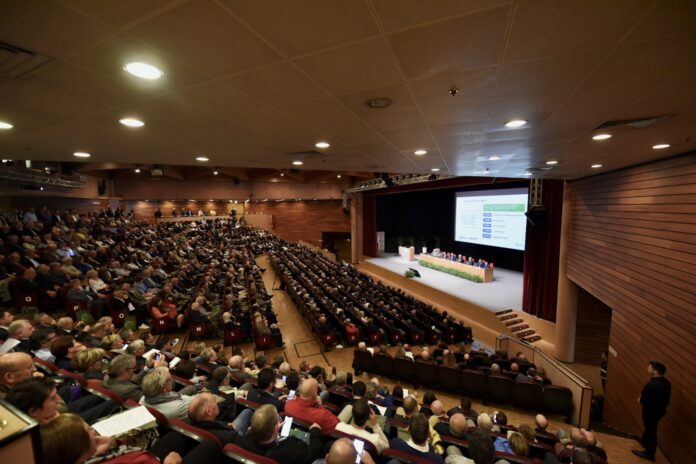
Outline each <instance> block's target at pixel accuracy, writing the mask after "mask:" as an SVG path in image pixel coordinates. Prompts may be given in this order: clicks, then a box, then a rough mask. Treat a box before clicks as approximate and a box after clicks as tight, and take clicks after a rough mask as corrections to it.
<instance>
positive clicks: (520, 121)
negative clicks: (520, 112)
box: [505, 119, 527, 129]
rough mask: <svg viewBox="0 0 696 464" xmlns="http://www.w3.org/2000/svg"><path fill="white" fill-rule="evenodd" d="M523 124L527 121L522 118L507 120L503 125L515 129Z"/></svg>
mask: <svg viewBox="0 0 696 464" xmlns="http://www.w3.org/2000/svg"><path fill="white" fill-rule="evenodd" d="M525 124H527V121H525V120H524V119H513V120H512V121H508V122H506V123H505V127H509V128H510V129H515V128H517V127H522V126H524V125H525Z"/></svg>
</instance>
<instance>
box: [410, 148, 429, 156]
mask: <svg viewBox="0 0 696 464" xmlns="http://www.w3.org/2000/svg"><path fill="white" fill-rule="evenodd" d="M413 154H414V155H416V156H423V155H427V154H428V150H423V149H422V148H419V149H418V150H416V151H414V152H413Z"/></svg>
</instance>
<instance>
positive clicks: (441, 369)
mask: <svg viewBox="0 0 696 464" xmlns="http://www.w3.org/2000/svg"><path fill="white" fill-rule="evenodd" d="M353 369H355V370H356V371H359V372H360V371H362V372H369V373H373V374H377V375H381V376H384V377H388V378H392V379H399V380H401V381H404V382H408V383H411V384H414V385H423V386H426V387H429V388H440V389H442V390H445V391H448V392H451V393H455V394H457V395H466V396H470V397H474V398H481V399H482V400H483V401H484V403H486V402H487V401H491V402H495V403H502V404H514V405H515V406H517V407H520V408H522V409H527V410H531V411H544V412H546V413H547V414H559V415H561V416H564V417H565V418H566V419H569V418H570V415H571V413H572V411H573V394H572V392H571V391H570V390H569V389H568V388H565V387H559V386H554V385H549V386H546V387H543V386H542V385H541V384H539V383H536V382H515V381H513V380H512V379H510V377H507V376H505V375H488V376H487V375H486V374H485V373H483V372H481V371H477V370H471V369H464V370H460V369H458V368H453V367H446V366H438V365H436V364H430V363H425V362H414V361H412V360H411V359H409V358H391V357H390V356H382V355H379V354H376V355H372V354H371V353H370V352H369V351H362V350H355V352H354V358H353Z"/></svg>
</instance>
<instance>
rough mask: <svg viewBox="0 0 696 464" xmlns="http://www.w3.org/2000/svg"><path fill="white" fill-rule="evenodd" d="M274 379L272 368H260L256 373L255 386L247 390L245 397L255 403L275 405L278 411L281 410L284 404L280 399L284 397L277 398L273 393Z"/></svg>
mask: <svg viewBox="0 0 696 464" xmlns="http://www.w3.org/2000/svg"><path fill="white" fill-rule="evenodd" d="M275 380H276V378H275V372H273V369H269V368H267V367H266V368H263V369H261V371H260V372H259V375H258V381H257V383H258V385H257V388H254V389H253V390H251V391H250V392H249V395H247V399H248V400H249V401H253V402H255V403H260V404H272V405H273V406H275V408H276V409H277V410H278V412H282V411H283V406H284V404H283V401H282V400H283V399H285V397H281V398H282V399H279V398H276V397H275V396H274V395H273V387H274V386H275Z"/></svg>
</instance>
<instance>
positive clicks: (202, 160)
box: [196, 156, 210, 163]
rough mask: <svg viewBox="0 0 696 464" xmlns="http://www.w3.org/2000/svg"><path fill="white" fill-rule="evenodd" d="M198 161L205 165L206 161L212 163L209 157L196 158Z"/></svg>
mask: <svg viewBox="0 0 696 464" xmlns="http://www.w3.org/2000/svg"><path fill="white" fill-rule="evenodd" d="M196 161H200V162H201V163H205V162H206V161H210V158H208V157H207V156H196Z"/></svg>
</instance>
